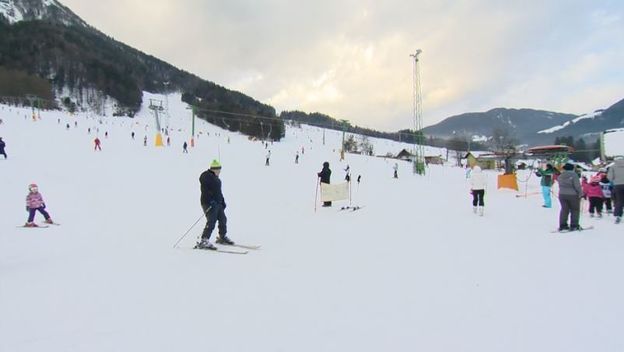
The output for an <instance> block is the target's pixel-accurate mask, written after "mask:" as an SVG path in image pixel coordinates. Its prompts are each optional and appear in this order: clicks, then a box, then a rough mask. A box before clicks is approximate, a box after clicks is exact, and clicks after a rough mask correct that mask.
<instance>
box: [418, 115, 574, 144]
mask: <svg viewBox="0 0 624 352" xmlns="http://www.w3.org/2000/svg"><path fill="white" fill-rule="evenodd" d="M576 117H578V116H576V115H572V114H562V113H556V112H551V111H543V110H533V109H505V108H497V109H492V110H489V111H486V112H471V113H465V114H461V115H456V116H452V117H449V118H447V119H445V120H444V121H442V122H440V123H438V124H435V125H433V126H429V127H426V128H424V129H423V131H424V133H425V134H426V135H432V136H436V137H440V138H453V137H461V138H466V137H471V138H474V139H485V138H488V137H491V136H492V134H493V131H494V130H495V129H499V130H503V131H508V132H509V133H510V135H511V136H513V137H515V138H516V139H517V140H518V141H519V142H520V143H527V144H531V143H538V142H543V141H545V140H546V138H545V137H542V136H541V135H539V134H538V132H539V131H541V130H544V129H547V128H551V127H553V126H556V125H562V124H564V123H566V122H568V121H570V120H572V119H574V118H576ZM548 138H550V137H548ZM553 138H554V137H553Z"/></svg>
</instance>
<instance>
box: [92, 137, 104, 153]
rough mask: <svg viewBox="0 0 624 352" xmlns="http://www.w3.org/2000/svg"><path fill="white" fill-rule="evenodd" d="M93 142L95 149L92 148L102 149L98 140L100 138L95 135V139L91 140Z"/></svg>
mask: <svg viewBox="0 0 624 352" xmlns="http://www.w3.org/2000/svg"><path fill="white" fill-rule="evenodd" d="M93 143H95V149H94V150H99V151H102V146H101V144H102V142H101V141H100V139H99V138H98V137H95V140H94V141H93Z"/></svg>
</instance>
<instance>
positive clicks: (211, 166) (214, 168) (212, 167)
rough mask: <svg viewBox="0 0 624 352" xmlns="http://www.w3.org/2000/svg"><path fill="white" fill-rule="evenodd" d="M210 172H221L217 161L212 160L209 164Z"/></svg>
mask: <svg viewBox="0 0 624 352" xmlns="http://www.w3.org/2000/svg"><path fill="white" fill-rule="evenodd" d="M210 170H221V164H219V161H217V159H214V160H212V164H210Z"/></svg>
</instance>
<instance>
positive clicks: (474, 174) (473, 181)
mask: <svg viewBox="0 0 624 352" xmlns="http://www.w3.org/2000/svg"><path fill="white" fill-rule="evenodd" d="M486 186H487V179H486V178H485V174H483V171H481V167H479V166H478V165H475V166H474V167H473V168H472V171H471V172H470V194H472V211H473V212H474V213H475V214H477V212H478V213H479V215H480V216H483V210H484V209H483V208H484V207H485V202H484V198H485V188H486Z"/></svg>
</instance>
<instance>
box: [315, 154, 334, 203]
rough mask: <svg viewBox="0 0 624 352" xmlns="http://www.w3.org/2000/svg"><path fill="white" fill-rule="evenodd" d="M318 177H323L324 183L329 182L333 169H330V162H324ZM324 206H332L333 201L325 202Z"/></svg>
mask: <svg viewBox="0 0 624 352" xmlns="http://www.w3.org/2000/svg"><path fill="white" fill-rule="evenodd" d="M318 177H320V178H321V182H322V183H327V184H329V183H330V182H329V179H330V178H331V170H330V169H329V163H328V162H327V161H326V162H324V163H323V170H321V172H319V173H318ZM323 206H324V207H331V206H332V202H323Z"/></svg>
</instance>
